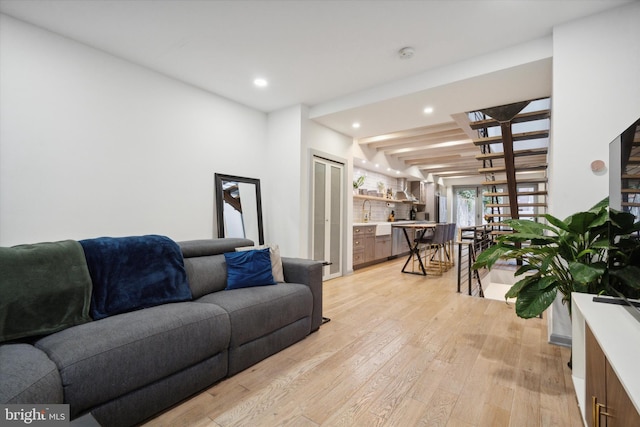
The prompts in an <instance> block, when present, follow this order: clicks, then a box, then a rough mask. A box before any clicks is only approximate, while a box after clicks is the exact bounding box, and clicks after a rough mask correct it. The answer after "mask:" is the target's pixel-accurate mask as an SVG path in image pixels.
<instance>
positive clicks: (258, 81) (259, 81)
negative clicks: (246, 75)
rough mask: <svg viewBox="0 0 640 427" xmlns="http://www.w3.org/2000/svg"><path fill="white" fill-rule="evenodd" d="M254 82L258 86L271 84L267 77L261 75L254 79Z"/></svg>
mask: <svg viewBox="0 0 640 427" xmlns="http://www.w3.org/2000/svg"><path fill="white" fill-rule="evenodd" d="M253 84H254V85H255V86H256V87H267V86H269V82H268V81H267V80H266V79H263V78H261V77H258V78H257V79H255V80H254V81H253Z"/></svg>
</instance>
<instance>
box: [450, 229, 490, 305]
mask: <svg viewBox="0 0 640 427" xmlns="http://www.w3.org/2000/svg"><path fill="white" fill-rule="evenodd" d="M491 244H492V237H491V227H490V226H489V225H481V226H475V227H462V228H461V229H460V239H458V292H461V289H462V284H463V283H464V282H466V283H467V294H468V295H475V296H478V297H481V298H484V291H483V289H482V279H481V278H480V273H479V272H478V271H477V270H473V269H472V268H471V266H472V265H473V263H474V262H475V261H476V258H477V255H478V254H480V252H482V251H483V250H485V249H487V248H489V246H490V245H491Z"/></svg>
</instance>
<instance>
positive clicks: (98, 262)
mask: <svg viewBox="0 0 640 427" xmlns="http://www.w3.org/2000/svg"><path fill="white" fill-rule="evenodd" d="M80 244H81V245H82V248H83V249H84V253H85V257H86V259H87V265H88V267H89V273H90V274H91V280H92V282H93V292H92V295H91V310H90V314H91V317H92V318H93V319H94V320H98V319H102V318H105V317H108V316H111V315H114V314H119V313H124V312H128V311H132V310H137V309H141V308H147V307H152V306H155V305H160V304H165V303H170V302H178V301H188V300H190V299H191V289H190V288H189V283H188V282H187V273H186V271H185V268H184V260H183V258H182V252H181V251H180V247H179V246H178V244H177V243H176V242H174V241H173V240H171V239H170V238H168V237H165V236H157V235H148V236H132V237H100V238H96V239H87V240H81V241H80Z"/></svg>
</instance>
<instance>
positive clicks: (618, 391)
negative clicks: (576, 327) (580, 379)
mask: <svg viewBox="0 0 640 427" xmlns="http://www.w3.org/2000/svg"><path fill="white" fill-rule="evenodd" d="M585 356H586V370H585V403H586V413H587V426H588V427H625V426H640V414H638V411H636V408H635V407H634V406H633V402H632V401H631V399H630V398H629V396H628V395H627V393H626V392H625V390H624V387H623V386H622V383H620V379H619V378H618V376H617V375H616V373H615V372H614V370H613V368H612V366H611V363H609V361H608V360H607V357H606V356H605V354H604V352H603V351H602V348H601V347H600V344H599V343H598V341H597V340H596V338H595V337H594V335H593V332H591V329H590V328H589V325H586V326H585ZM589 414H590V415H591V416H589Z"/></svg>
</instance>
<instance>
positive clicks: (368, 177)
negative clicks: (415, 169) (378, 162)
mask: <svg viewBox="0 0 640 427" xmlns="http://www.w3.org/2000/svg"><path fill="white" fill-rule="evenodd" d="M360 176H364V177H365V179H364V184H363V185H362V187H360V188H361V189H366V190H371V191H376V192H378V191H379V190H378V183H379V182H382V183H383V184H384V187H385V191H386V189H388V188H391V190H392V194H393V195H394V196H395V194H396V192H397V191H400V190H401V188H400V184H399V183H398V179H396V178H392V177H390V176H387V175H384V174H381V173H377V172H372V171H369V170H364V169H360V168H357V167H354V168H353V179H354V180H356V179H358V177H360ZM388 203H390V204H391V205H392V206H387V204H388ZM363 205H364V209H363ZM369 206H370V207H371V210H370V211H369ZM411 206H412V205H411V204H410V203H403V202H399V201H393V200H389V202H385V201H379V200H369V201H366V203H365V200H363V199H359V198H354V199H353V222H364V218H363V215H364V212H365V211H366V212H367V213H368V212H371V216H370V218H369V221H370V222H381V221H387V220H388V218H389V214H390V213H391V211H394V214H395V218H396V219H409V211H410V210H411Z"/></svg>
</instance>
